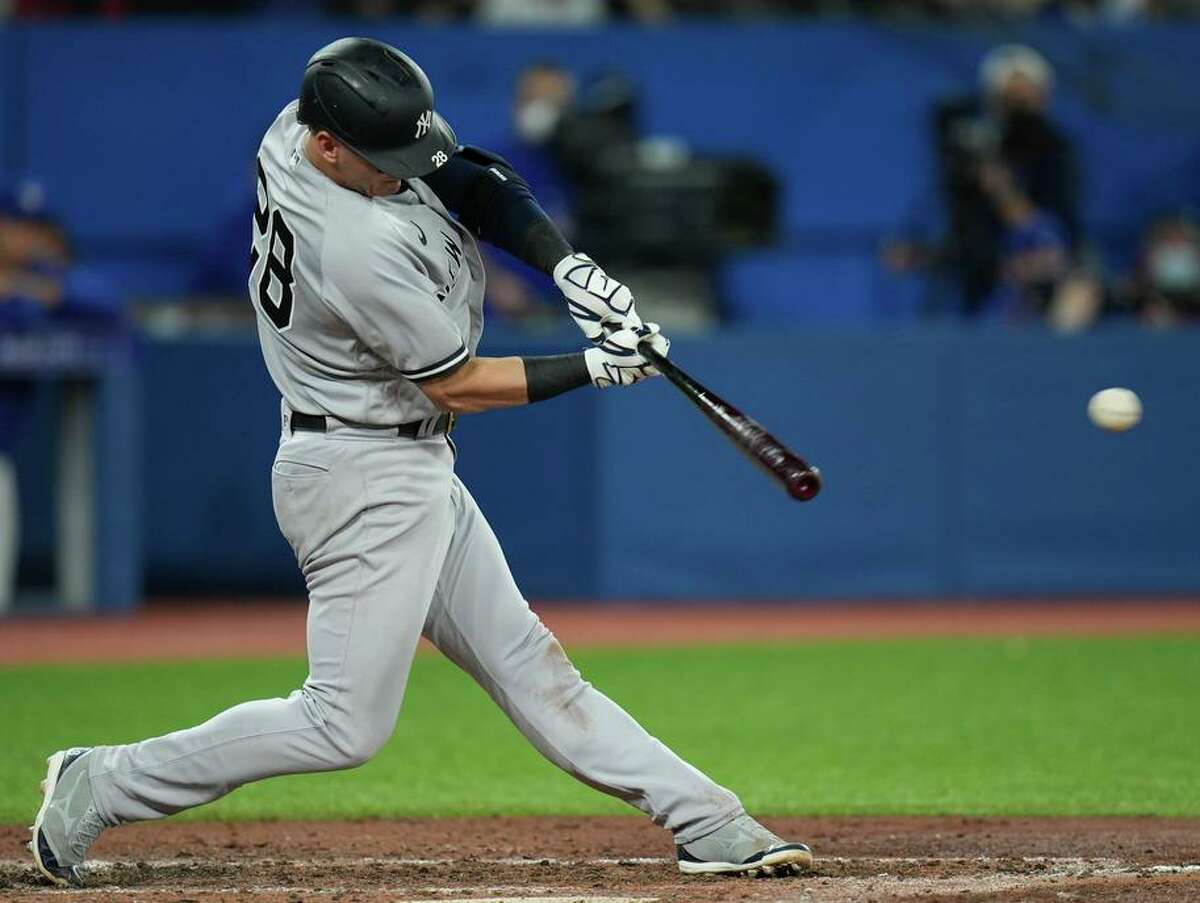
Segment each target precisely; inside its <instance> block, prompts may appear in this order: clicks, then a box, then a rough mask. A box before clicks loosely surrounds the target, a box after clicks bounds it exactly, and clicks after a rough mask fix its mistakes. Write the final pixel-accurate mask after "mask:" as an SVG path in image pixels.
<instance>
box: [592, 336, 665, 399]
mask: <svg viewBox="0 0 1200 903" xmlns="http://www.w3.org/2000/svg"><path fill="white" fill-rule="evenodd" d="M646 338H650V345H651V347H652V348H653V349H654V350H655V351H657V352H658V353H659V354H661V355H664V356H665V355H666V354H667V352H668V351H669V350H670V348H671V340H670V339H668V338H667V337H666V336H665V335H662V334H661V333H660V332H659V331H658V324H657V323H647V324H646V325H644V326H640V327H638V328H637V329H618V330H617V331H616V332H614V333H611V334H610V335H608V336H606V337H605V338H604V340H603V341H602V342H601V343H600V345H599V346H598V347H596V348H589V349H588V350H587V351H585V352H584V353H583V359H584V361H586V362H587V368H588V375H589V376H591V378H592V385H593V386H595V387H596V388H597V389H607V388H608V387H609V386H632V385H633V384H634V383H637V382H641V381H642V380H643V379H646V378H647V377H649V376H657V375H658V368H657V367H655V366H654V365H653V364H651V363H650V362H649V361H647V360H646V358H645V357H643V356H642V352H641V351H639V350H638V343H639V342H641V341H643V340H645V339H646Z"/></svg>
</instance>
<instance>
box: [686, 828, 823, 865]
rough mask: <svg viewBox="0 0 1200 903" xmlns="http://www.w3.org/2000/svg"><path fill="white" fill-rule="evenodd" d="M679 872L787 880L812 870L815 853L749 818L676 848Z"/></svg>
mask: <svg viewBox="0 0 1200 903" xmlns="http://www.w3.org/2000/svg"><path fill="white" fill-rule="evenodd" d="M675 853H676V858H677V861H678V865H679V871H681V872H683V873H684V874H685V875H749V876H751V877H754V878H784V877H788V876H791V875H801V874H803V873H804V872H806V871H808V870H809V869H810V868H812V862H813V856H812V850H810V849H809V848H808V847H807V846H806V845H804V844H802V843H788V842H787V841H785V840H783V839H782V838H780V837H778V836H776V835H775V834H772V833H771V832H770V831H768V830H767V829H766V828H764V827H763V826H762V825H760V824H759V823H758V822H756V821H755V820H754V819H752V818H751V817H750V816H748V815H743V816H741V817H739V818H736V819H734V820H733V821H732V822H730V823H729V824H727V825H725V826H724V827H721V828H718V829H717V830H716V831H714V832H713V833H711V834H709V835H707V836H705V837H701V838H700V839H699V840H696V841H693V842H692V843H689V844H681V845H679V846H677V847H676V848H675Z"/></svg>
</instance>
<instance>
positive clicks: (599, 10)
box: [477, 0, 671, 26]
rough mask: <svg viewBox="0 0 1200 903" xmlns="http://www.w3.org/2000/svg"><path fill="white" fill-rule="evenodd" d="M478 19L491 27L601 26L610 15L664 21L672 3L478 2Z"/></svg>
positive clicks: (593, 0)
mask: <svg viewBox="0 0 1200 903" xmlns="http://www.w3.org/2000/svg"><path fill="white" fill-rule="evenodd" d="M477 11H478V15H479V18H480V19H481V20H482V21H484V22H486V23H487V24H489V25H576V26H577V25H598V24H600V23H601V22H604V21H605V20H607V19H608V18H610V17H611V16H627V17H629V18H632V19H636V20H637V21H639V22H643V23H653V22H662V21H663V20H665V19H667V18H668V17H669V16H670V14H671V4H670V2H669V0H622V2H617V0H478V6H477Z"/></svg>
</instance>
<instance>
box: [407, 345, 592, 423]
mask: <svg viewBox="0 0 1200 903" xmlns="http://www.w3.org/2000/svg"><path fill="white" fill-rule="evenodd" d="M591 381H592V380H591V376H590V374H589V372H588V365H587V360H586V359H585V358H584V353H583V352H577V353H575V354H555V355H547V356H540V357H523V358H522V357H477V358H473V359H472V360H471V361H469V362H468V363H467V364H465V365H464V366H462V367H460V368H459V369H458V370H456V371H455V372H454V373H452V374H451V375H450V376H448V377H446V378H445V379H440V380H434V381H431V382H426V383H422V384H421V388H422V390H424V392H425V394H426V395H427V396H429V398H430V399H431V400H432V401H433V403H434V404H436V405H437V406H438V407H439V408H441V409H442V410H443V411H452V412H454V413H455V414H475V413H479V412H480V411H491V410H495V409H496V408H510V407H515V406H516V405H522V404H530V403H532V402H535V401H544V400H545V399H547V398H553V397H554V396H556V395H561V394H562V393H563V392H569V391H570V390H571V389H577V388H579V387H581V386H586V385H588V384H589V383H590V382H591Z"/></svg>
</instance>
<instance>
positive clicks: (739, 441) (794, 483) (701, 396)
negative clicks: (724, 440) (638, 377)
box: [638, 341, 823, 502]
mask: <svg viewBox="0 0 1200 903" xmlns="http://www.w3.org/2000/svg"><path fill="white" fill-rule="evenodd" d="M638 350H639V351H640V352H641V353H642V355H643V356H644V357H645V358H646V360H647V361H649V362H650V363H652V364H653V365H654V366H655V367H657V368H658V370H659V372H660V373H662V375H663V376H665V377H666V378H667V379H668V380H670V381H671V382H672V383H674V384H675V386H676V387H677V388H678V389H679V390H680V391H681V392H682V393H683V394H684V395H685V396H686V397H687V398H688V399H689V400H690V401H691V402H692V404H694V405H695V406H696V407H697V408H699V409H700V412H701V413H703V414H704V416H705V417H707V418H708V419H709V420H710V421H712V423H713V425H715V426H716V427H717V428H718V429H719V430H721V432H723V433H724V434H725V435H726V436H728V437H729V439H730V440H731V441H732V442H733V444H734V445H735V446H737V448H738V449H739V450H740V451H741V452H742V453H743V454H744V455H746V457H748V458H749V459H750V460H751V461H753V462H754V463H755V464H757V465H758V466H759V467H760V468H762V470H763V471H764V472H765V473H767V474H768V475H769V476H770V477H772V478H773V479H775V480H777V481H779V482H780V483H781V484H783V488H784V490H785V491H786V492H787V494H788V495H789V496H791V497H792V498H794V499H796V500H797V501H800V502H807V501H810V500H812V499H814V498H816V496H817V494H818V493H820V491H821V487H822V485H823V481H822V479H821V472H820V471H819V470H817V468H815V467H813V466H812V465H811V464H809V463H808V462H807V461H805V460H804V459H803V458H801V457H800V456H799V455H797V454H796V453H795V452H793V451H792V450H791V449H789V448H788V447H787V446H786V445H784V444H783V443H782V442H780V441H779V440H778V439H776V438H775V437H774V436H772V435H771V434H770V433H768V432H767V431H766V430H765V429H764V428H763V427H762V426H761V425H760V424H759V423H758V422H757V421H756V420H754V418H752V417H749V416H747V415H746V414H743V413H742V412H741V411H739V410H738V409H737V408H736V407H734V406H733V405H731V404H730V403H729V402H727V401H725V400H724V399H723V398H720V397H719V396H717V395H715V394H714V393H713V392H711V391H709V390H708V389H706V388H705V387H704V386H702V385H700V383H698V382H696V380H694V379H693V378H692V377H691V376H689V375H688V374H687V373H686V372H684V371H683V369H682V368H680V367H679V366H678V365H676V364H674V363H673V362H672V361H670V360H668V359H667V358H666V357H665V356H664V355H662V354H659V353H658V352H657V351H655V350H654V347H653V346H652V345H651V344H650V343H649V342H648V341H643V342H641V343H639V345H638Z"/></svg>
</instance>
